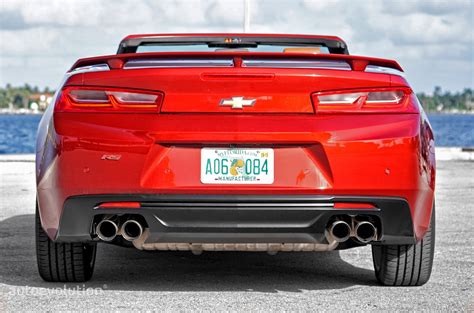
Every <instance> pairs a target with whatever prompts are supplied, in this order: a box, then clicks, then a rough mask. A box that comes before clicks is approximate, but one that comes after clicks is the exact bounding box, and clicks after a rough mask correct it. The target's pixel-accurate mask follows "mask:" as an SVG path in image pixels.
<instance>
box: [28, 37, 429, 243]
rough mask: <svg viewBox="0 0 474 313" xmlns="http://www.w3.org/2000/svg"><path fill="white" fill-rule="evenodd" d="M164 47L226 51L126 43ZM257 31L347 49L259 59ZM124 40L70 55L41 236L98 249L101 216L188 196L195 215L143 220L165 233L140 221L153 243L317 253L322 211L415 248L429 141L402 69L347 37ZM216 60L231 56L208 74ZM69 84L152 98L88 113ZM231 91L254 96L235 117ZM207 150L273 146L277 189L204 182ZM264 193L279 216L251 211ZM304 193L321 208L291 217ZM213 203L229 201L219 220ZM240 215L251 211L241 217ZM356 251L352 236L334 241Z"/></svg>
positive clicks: (424, 225) (164, 214) (44, 180)
mask: <svg viewBox="0 0 474 313" xmlns="http://www.w3.org/2000/svg"><path fill="white" fill-rule="evenodd" d="M164 38H173V40H176V39H181V40H185V39H186V40H188V39H189V38H192V39H193V40H198V39H202V38H204V39H202V40H207V41H209V38H212V39H213V40H215V41H216V42H219V41H222V42H223V44H222V47H225V43H227V42H231V44H230V45H229V49H224V50H223V51H216V52H174V51H167V52H141V53H140V52H133V51H132V52H130V47H132V48H133V47H135V48H136V46H137V45H140V44H143V42H148V41H152V40H162V41H163V40H164ZM261 38H264V39H265V40H273V41H275V42H286V41H287V40H289V41H291V42H293V41H292V40H297V41H298V44H300V42H299V41H302V42H303V41H305V40H306V41H309V42H313V41H315V42H320V41H323V42H326V41H327V42H329V44H328V45H329V46H330V45H331V44H336V46H337V45H339V46H337V47H338V48H339V50H341V51H342V52H341V51H340V52H339V53H315V52H314V51H316V50H314V51H311V50H310V51H309V52H308V51H307V50H304V49H301V50H298V49H296V51H292V50H291V49H289V51H285V52H253V51H249V50H251V49H248V50H246V48H241V46H240V45H242V42H246V41H248V40H256V41H258V40H261ZM144 40H145V41H144ZM146 40H148V41H146ZM232 40H234V41H235V47H237V48H235V47H234V46H232V45H233V44H234V43H233V42H232ZM137 42H138V44H137ZM212 42H214V41H212ZM216 45H217V44H216ZM252 45H253V41H252ZM217 46H218V47H221V45H217ZM120 47H121V48H119V53H118V54H117V55H111V56H103V57H95V58H88V59H81V60H79V61H78V62H76V64H75V65H74V66H73V67H72V68H71V70H70V71H69V72H68V73H67V75H66V77H65V79H64V82H63V83H62V85H61V86H60V88H59V89H58V91H57V93H56V96H55V100H54V104H53V105H51V106H50V107H49V108H48V110H47V112H46V113H45V114H44V117H43V119H42V121H41V124H40V127H39V132H38V144H37V162H36V170H37V194H38V208H39V215H40V220H41V226H42V229H43V230H44V231H45V232H46V234H47V236H48V237H49V240H51V241H53V242H58V243H60V242H94V241H97V240H99V239H98V238H97V234H96V233H95V229H94V228H95V227H96V225H97V222H98V220H97V216H102V217H103V216H106V215H110V214H112V215H114V214H117V215H118V216H121V215H122V214H132V215H134V214H135V215H136V214H138V215H140V214H141V212H152V211H153V210H162V209H163V203H173V205H175V206H178V205H177V204H176V202H179V203H187V205H184V207H185V208H188V210H181V211H179V210H180V209H182V207H179V208H175V209H174V211H173V207H171V208H168V207H167V208H166V210H162V211H160V212H161V213H158V214H155V213H152V215H150V216H154V217H155V218H156V219H158V220H159V221H160V223H161V224H160V226H159V227H158V228H160V227H165V228H166V227H168V226H169V227H170V229H171V228H172V229H173V230H170V231H169V232H167V231H163V232H162V231H161V230H153V229H152V228H153V227H151V225H149V224H150V223H152V222H151V221H150V220H149V218H152V217H147V216H144V221H143V224H144V225H142V226H143V228H147V224H148V227H150V229H149V231H150V233H151V235H150V237H148V239H146V240H148V241H149V242H150V243H151V244H153V242H155V243H157V242H161V243H171V242H174V243H183V242H186V243H194V242H199V243H223V244H225V243H232V244H234V246H233V247H234V248H235V244H239V243H242V244H248V243H284V242H293V243H318V244H324V243H326V242H325V240H324V238H325V236H324V234H325V232H326V235H327V228H326V225H325V224H326V223H327V222H328V220H327V219H328V218H330V216H332V215H338V214H347V216H353V215H354V214H362V215H364V214H368V215H370V214H372V213H374V214H375V215H374V217H375V221H372V222H373V223H374V224H377V225H376V228H377V234H376V237H374V238H373V239H374V241H373V242H371V243H375V244H377V243H378V244H382V245H383V244H392V245H394V244H395V245H402V244H404V245H410V244H416V243H417V242H419V241H420V240H422V239H423V237H424V236H425V234H426V232H427V230H428V229H429V225H430V220H431V216H432V208H433V204H434V187H435V158H434V141H433V133H432V131H431V128H430V125H429V123H428V121H427V119H426V116H425V114H424V113H423V110H422V107H421V105H420V104H419V102H418V100H417V98H416V96H415V94H414V92H413V91H412V89H411V87H410V86H409V84H408V83H407V81H406V80H405V78H404V77H403V75H402V72H401V68H400V66H399V65H398V64H397V63H396V62H395V61H390V60H384V59H376V58H368V57H358V56H352V55H349V54H346V53H347V47H346V46H345V43H344V42H343V41H342V40H341V39H339V38H337V37H323V36H299V35H298V36H296V35H259V34H251V35H249V34H200V35H192V34H177V35H134V36H129V37H127V38H125V39H124V40H123V41H122V44H121V46H120ZM232 48H234V49H232ZM127 49H128V50H127ZM330 49H331V48H330ZM334 49H335V48H334ZM183 60H184V61H183ZM215 60H219V62H221V63H222V64H223V63H225V62H230V63H226V64H227V65H228V66H221V65H219V66H214V65H215V64H214V63H213V62H215ZM177 61H181V62H185V63H186V62H187V63H186V64H184V66H183V64H182V63H179V64H178V63H176V62H177ZM133 62H136V63H133ZM150 62H151V63H150ZM153 62H155V63H153ZM160 62H161V63H160ZM173 62H175V63H173ZM199 62H200V63H199ZM252 62H254V63H252ZM304 62H307V63H304ZM127 64H131V67H130V68H127V66H128V65H127ZM150 64H152V66H150ZM157 64H158V65H157ZM163 64H165V65H163ZM229 64H230V65H229ZM255 64H257V65H255ZM262 64H263V65H262ZM288 64H289V65H288ZM308 64H309V65H308ZM252 65H255V66H252ZM303 65H304V66H303ZM104 66H105V67H106V68H105V69H104V68H103V67H104ZM341 66H342V67H341ZM338 67H341V68H338ZM97 69H99V70H97ZM369 69H372V70H369ZM77 90H89V91H98V92H100V93H101V95H102V93H103V90H106V91H107V92H108V93H107V94H108V95H109V96H110V95H114V96H113V99H114V100H110V99H108V100H104V101H112V102H114V101H117V99H118V98H117V97H118V96H117V95H119V96H120V95H122V93H124V92H129V93H130V92H132V93H134V92H135V93H137V94H141V93H143V94H146V95H148V96H149V97H151V98H153V99H156V103H154V104H153V105H150V106H147V105H143V107H140V108H138V107H134V105H135V104H132V105H130V106H122V105H120V104H119V105H114V104H113V103H112V104H111V105H110V107H106V106H107V105H108V104H107V105H105V107H101V106H100V105H99V106H93V105H91V106H88V105H84V106H82V105H80V104H78V103H79V102H78V103H76V104H74V103H72V102H74V100H73V99H74V97H76V96H77V95H82V93H81V92H82V91H79V92H77ZM371 92H373V93H374V95H376V96H375V98H377V97H378V96H384V95H386V94H384V93H383V92H386V93H391V94H393V93H397V94H399V95H401V99H398V100H397V101H398V102H397V103H395V104H394V103H385V102H383V101H382V102H381V103H378V102H377V101H378V100H377V99H375V100H373V101H372V102H371V103H369V102H370V101H368V99H370V97H371V95H372V94H371ZM341 93H343V94H354V93H356V94H357V95H359V93H360V94H361V95H363V96H364V97H368V98H364V99H365V101H367V102H365V103H362V102H363V101H364V99H362V98H359V99H358V100H357V101H356V102H359V101H362V102H361V103H351V104H349V105H347V104H344V103H340V104H338V103H334V104H333V102H331V101H332V100H329V101H327V102H324V101H321V100H320V99H333V98H334V94H336V95H338V94H341ZM84 94H87V93H84ZM93 94H94V93H93V92H91V93H90V95H93ZM87 95H89V94H87ZM150 95H151V96H150ZM325 95H329V96H328V98H324V96H325ZM84 97H85V96H84ZM144 97H147V96H144ZM239 97H242V99H243V101H250V100H246V99H251V100H252V101H254V100H255V102H254V104H253V105H252V106H250V105H249V106H244V107H242V108H232V107H231V106H226V105H219V104H222V101H224V100H225V99H230V100H228V101H230V102H232V103H233V105H234V104H235V105H236V106H239V105H238V104H236V103H237V102H238V101H239V99H237V98H239ZM331 97H332V98H331ZM151 98H150V99H151ZM336 98H337V96H336ZM78 99H79V98H78ZM86 100H87V99H86ZM81 101H83V100H81ZM384 101H385V100H384ZM81 103H82V102H81ZM203 148H216V149H220V148H230V149H232V148H235V149H237V148H239V149H246V148H248V149H253V148H262V149H267V148H269V149H272V151H273V153H274V165H273V166H274V172H273V176H274V177H273V182H272V183H270V184H239V183H237V184H219V183H217V184H206V183H203V182H202V175H203V174H202V171H201V166H202V165H201V157H202V149H203ZM163 199H164V200H163ZM190 199H191V200H190ZM203 199H204V200H203ZM206 199H207V200H206ZM249 199H250V200H249ZM272 199H277V200H276V201H277V202H278V201H280V202H278V203H279V204H278V205H277V210H276V211H274V212H271V213H269V216H267V217H265V212H267V211H266V210H265V208H266V206H265V205H262V206H258V205H257V206H256V205H255V203H272ZM307 199H316V200H315V203H325V204H327V205H329V207H328V208H327V210H325V211H324V213H325V214H326V215H324V217H325V218H326V219H324V221H323V218H322V216H323V215H321V214H319V213H317V214H315V215H311V214H309V213H308V212H309V211H311V210H306V209H307V208H306V207H305V209H301V210H299V211H298V212H299V213H298V214H299V215H298V214H297V213H295V212H294V211H291V212H289V211H290V210H291V208H289V207H290V204H289V203H297V204H298V205H299V206H298V207H300V206H301V203H306V202H307ZM390 201H392V202H390ZM157 202H159V203H161V204H160V205H156V203H157ZM209 202H212V203H221V204H222V203H226V205H223V208H220V207H219V210H221V212H220V213H219V214H216V215H214V212H215V210H214V211H213V210H212V208H214V206H209V207H208V206H207V205H208V204H206V203H209ZM389 202H390V203H389ZM190 203H191V204H192V205H191V204H190ZM196 203H197V204H196ZM203 203H204V204H203ZM229 203H232V205H230V204H229ZM239 203H241V204H242V203H243V204H244V205H240V206H239ZM245 203H251V204H252V205H249V207H250V208H249V207H245ZM282 203H283V204H282ZM384 205H385V206H386V208H384ZM189 206H192V208H193V209H196V211H192V210H191V209H189ZM229 206H230V207H231V208H230V209H229V208H228V207H229ZM242 206H243V207H245V208H243V207H242ZM397 206H398V207H400V209H399V211H397V210H398V209H397ZM281 207H284V208H285V209H284V210H283V209H281ZM402 207H403V208H402ZM226 208H227V210H229V211H228V212H229V215H225V210H226ZM239 208H240V209H239ZM278 208H280V209H278ZM234 209H235V211H234ZM245 209H248V210H247V211H246V212H250V211H251V212H252V213H249V215H248V216H247V215H245V214H244V215H243V213H242V212H244V211H245ZM147 210H148V211H147ZM223 210H224V215H222V213H223V212H222V211H223ZM285 210H288V211H285ZM351 210H352V211H351ZM403 210H405V211H404V213H403V212H402V211H403ZM191 211H192V212H191ZM155 212H158V211H155ZM170 212H171V213H170ZM173 212H174V213H173ZM176 212H178V213H176ZM282 212H283V213H282ZM311 212H313V211H311ZM328 212H329V213H328ZM377 212H378V213H377ZM384 212H385V213H384ZM387 212H389V213H387ZM379 213H380V214H379ZM160 214H161V215H160ZM286 214H287V215H286ZM328 214H329V215H328ZM279 217H281V219H279ZM315 221H321V223H322V224H321V225H323V224H324V225H323V226H324V227H322V229H321V227H320V226H318V225H319V224H318V223H317V222H315ZM392 224H393V225H392ZM180 227H182V228H180ZM318 227H319V229H317V230H315V231H314V232H315V233H318V234H320V235H321V236H316V235H312V234H311V231H308V229H309V228H313V229H316V228H318ZM206 228H209V229H208V230H206ZM226 229H227V230H229V231H228V232H227V231H226ZM274 229H278V230H277V231H274ZM281 229H283V230H284V231H280V230H281ZM302 229H305V231H302ZM291 233H294V234H295V236H291V235H289V234H291ZM243 234H245V235H243ZM265 234H268V236H266V235H265ZM351 236H352V235H351ZM150 238H151V239H150ZM180 238H181V239H182V240H180ZM193 238H196V239H195V240H197V241H195V240H193V241H191V240H192V239H193ZM144 240H145V239H144ZM167 240H168V241H167ZM283 240H284V241H283ZM358 245H361V243H360V242H357V240H353V242H352V243H349V241H347V242H345V244H343V243H342V242H341V243H340V245H339V247H338V248H348V247H352V246H358ZM237 250H239V249H237ZM244 250H245V249H244ZM264 250H266V251H268V250H269V249H268V248H265V249H264ZM280 250H281V249H280ZM283 250H284V249H283ZM293 250H294V249H293Z"/></svg>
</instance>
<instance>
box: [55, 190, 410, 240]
mask: <svg viewBox="0 0 474 313" xmlns="http://www.w3.org/2000/svg"><path fill="white" fill-rule="evenodd" d="M117 201H118V202H121V201H136V202H140V203H141V207H140V208H135V209H133V208H128V209H127V208H113V209H112V208H107V209H103V208H102V209H101V208H98V205H100V204H101V203H104V202H117ZM337 202H349V203H371V204H372V205H373V206H374V208H373V209H360V208H359V209H357V208H356V207H357V206H356V205H355V206H354V207H355V208H354V209H351V208H350V207H349V208H347V209H338V208H337V209H336V208H334V203H337ZM104 214H114V215H115V214H116V215H123V214H134V215H141V216H142V217H143V218H144V220H145V221H146V224H147V227H148V229H149V232H150V235H149V236H148V238H147V239H146V242H149V243H183V242H188V243H193V242H199V243H327V241H326V239H325V229H326V227H327V225H328V223H329V222H330V221H331V219H334V217H335V216H338V215H363V216H370V217H372V218H374V219H376V220H377V221H379V223H380V225H379V238H378V240H377V242H378V243H381V244H411V243H414V242H415V240H416V239H415V234H414V229H413V221H412V218H411V213H410V207H409V204H408V202H407V201H406V200H404V199H402V198H395V197H355V196H348V197H345V196H286V195H285V196H282V195H272V196H261V195H94V196H91V195H87V196H75V197H70V198H68V199H67V200H66V202H65V204H64V207H63V214H62V216H61V219H60V225H59V229H58V232H57V236H56V241H67V242H73V241H90V240H94V238H95V234H94V223H95V222H94V221H97V218H98V217H99V216H101V215H104Z"/></svg>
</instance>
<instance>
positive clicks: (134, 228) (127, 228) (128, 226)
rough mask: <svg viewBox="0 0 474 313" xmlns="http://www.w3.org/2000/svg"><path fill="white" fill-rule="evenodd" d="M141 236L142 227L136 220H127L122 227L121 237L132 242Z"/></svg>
mask: <svg viewBox="0 0 474 313" xmlns="http://www.w3.org/2000/svg"><path fill="white" fill-rule="evenodd" d="M142 234H143V227H142V225H141V224H140V223H139V222H137V221H136V220H128V221H126V222H125V223H123V225H122V237H123V238H124V239H125V240H128V241H133V240H135V239H137V238H139V237H140V236H141V235H142Z"/></svg>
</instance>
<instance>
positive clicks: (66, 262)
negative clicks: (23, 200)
mask: <svg viewBox="0 0 474 313" xmlns="http://www.w3.org/2000/svg"><path fill="white" fill-rule="evenodd" d="M35 224H36V262H37V263H38V271H39V274H40V276H41V278H43V279H44V280H45V281H50V282H84V281H88V280H89V279H91V277H92V273H93V271H94V264H95V254H96V249H97V247H96V244H85V243H80V242H73V243H56V242H54V241H52V240H51V239H49V237H48V236H47V235H46V233H45V231H44V230H43V227H41V221H40V217H39V213H38V207H36V222H35Z"/></svg>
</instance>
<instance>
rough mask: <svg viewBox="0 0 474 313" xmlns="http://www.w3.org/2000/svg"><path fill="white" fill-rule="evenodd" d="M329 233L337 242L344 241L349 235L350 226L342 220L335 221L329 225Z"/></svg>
mask: <svg viewBox="0 0 474 313" xmlns="http://www.w3.org/2000/svg"><path fill="white" fill-rule="evenodd" d="M329 234H330V235H331V236H332V237H333V238H334V240H336V241H337V242H344V241H346V240H347V239H349V237H350V236H351V227H350V226H349V224H348V223H346V222H344V221H335V222H334V223H332V224H331V226H330V227H329Z"/></svg>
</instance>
